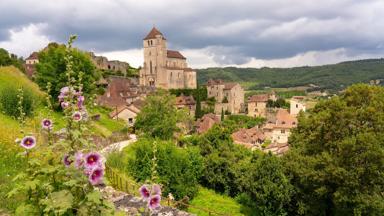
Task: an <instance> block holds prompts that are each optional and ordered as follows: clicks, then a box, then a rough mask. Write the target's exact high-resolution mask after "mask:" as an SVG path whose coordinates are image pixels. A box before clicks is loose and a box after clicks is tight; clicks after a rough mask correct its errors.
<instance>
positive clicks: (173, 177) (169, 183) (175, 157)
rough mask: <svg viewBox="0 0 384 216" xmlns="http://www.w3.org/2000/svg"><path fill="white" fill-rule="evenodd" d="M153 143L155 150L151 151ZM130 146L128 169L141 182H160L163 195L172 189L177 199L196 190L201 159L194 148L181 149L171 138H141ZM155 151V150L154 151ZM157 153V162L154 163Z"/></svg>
mask: <svg viewBox="0 0 384 216" xmlns="http://www.w3.org/2000/svg"><path fill="white" fill-rule="evenodd" d="M154 143H155V145H156V146H157V147H155V148H157V149H158V150H157V152H156V151H153V148H154ZM133 145H134V146H132V151H133V152H134V154H132V155H134V157H130V158H128V172H129V173H130V174H131V175H132V176H133V177H134V178H135V179H136V180H137V181H140V182H145V181H147V180H150V179H153V178H152V177H153V176H152V174H153V167H156V173H157V176H155V177H154V179H156V180H157V182H158V183H160V184H162V185H163V195H168V193H172V194H173V196H174V197H175V198H176V199H177V200H178V199H182V198H184V197H185V196H188V197H189V198H190V199H192V198H193V197H194V196H195V195H196V193H197V191H198V180H199V178H200V177H201V174H202V169H203V160H202V157H201V156H200V153H199V151H198V150H197V148H188V149H181V148H178V147H176V146H175V144H173V143H172V142H170V141H159V140H154V139H141V140H139V141H137V142H136V143H135V144H133ZM154 152H155V153H154ZM154 154H156V157H155V158H156V161H157V162H156V163H157V164H156V165H154V164H153V160H152V159H153V158H154Z"/></svg>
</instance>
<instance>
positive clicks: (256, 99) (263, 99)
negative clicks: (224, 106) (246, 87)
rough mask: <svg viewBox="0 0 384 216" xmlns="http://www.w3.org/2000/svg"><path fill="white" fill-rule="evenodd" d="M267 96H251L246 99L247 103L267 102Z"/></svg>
mask: <svg viewBox="0 0 384 216" xmlns="http://www.w3.org/2000/svg"><path fill="white" fill-rule="evenodd" d="M268 99H269V96H268V95H267V94H261V95H252V96H251V97H249V98H248V102H267V101H268Z"/></svg>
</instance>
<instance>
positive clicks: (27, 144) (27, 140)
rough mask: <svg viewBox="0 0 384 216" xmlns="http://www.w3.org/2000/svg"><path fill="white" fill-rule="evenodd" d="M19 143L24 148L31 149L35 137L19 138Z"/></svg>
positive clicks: (34, 142)
mask: <svg viewBox="0 0 384 216" xmlns="http://www.w3.org/2000/svg"><path fill="white" fill-rule="evenodd" d="M20 145H21V146H22V147H24V148H25V149H31V148H33V147H35V146H36V138H35V137H34V136H26V137H24V138H23V139H22V140H21V142H20Z"/></svg>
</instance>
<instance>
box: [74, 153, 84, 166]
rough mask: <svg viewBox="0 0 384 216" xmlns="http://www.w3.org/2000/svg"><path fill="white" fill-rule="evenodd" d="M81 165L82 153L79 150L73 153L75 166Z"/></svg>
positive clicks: (82, 164) (82, 161)
mask: <svg viewBox="0 0 384 216" xmlns="http://www.w3.org/2000/svg"><path fill="white" fill-rule="evenodd" d="M83 166H84V155H83V153H81V152H77V153H76V154H75V167H76V168H78V169H79V168H81V167H83Z"/></svg>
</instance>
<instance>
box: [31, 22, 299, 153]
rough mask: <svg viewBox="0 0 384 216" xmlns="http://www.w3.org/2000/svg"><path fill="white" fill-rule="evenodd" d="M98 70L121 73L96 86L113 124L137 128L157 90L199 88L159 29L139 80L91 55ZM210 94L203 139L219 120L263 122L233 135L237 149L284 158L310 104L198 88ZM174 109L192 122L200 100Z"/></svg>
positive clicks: (185, 99) (227, 87) (149, 40)
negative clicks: (242, 117)
mask: <svg viewBox="0 0 384 216" xmlns="http://www.w3.org/2000/svg"><path fill="white" fill-rule="evenodd" d="M89 55H90V57H91V59H92V62H93V63H94V65H95V66H96V68H98V69H100V70H107V71H112V72H117V73H118V74H119V76H117V75H110V76H107V77H105V78H102V79H100V80H99V81H98V85H100V86H103V87H105V92H104V94H102V95H99V96H98V97H97V104H98V105H100V106H105V107H108V108H110V109H112V111H111V112H110V113H109V117H110V118H111V119H116V120H117V119H120V120H124V121H125V122H126V124H127V125H128V126H131V127H132V126H133V125H134V123H135V121H136V116H137V115H138V114H139V113H140V110H141V109H142V107H143V105H144V104H145V102H144V101H145V98H146V96H147V95H150V94H153V93H154V92H155V91H156V90H157V89H164V90H177V89H179V90H182V89H196V88H197V79H196V78H197V77H196V76H197V74H196V71H195V70H193V69H192V68H190V67H189V66H188V63H187V58H186V57H185V56H183V55H182V54H181V53H180V52H179V51H176V50H168V49H167V40H166V38H165V36H164V35H163V34H162V33H161V32H160V31H159V30H158V29H156V28H155V27H154V28H152V30H151V31H150V32H149V33H148V34H147V35H146V36H145V37H144V38H143V56H144V62H143V65H142V67H141V68H139V70H138V71H139V73H138V75H137V76H132V77H127V76H126V74H127V71H129V69H130V65H129V64H128V63H126V62H122V61H117V60H113V61H111V60H108V59H107V58H106V57H103V56H96V55H95V54H94V53H92V52H89ZM38 62H39V58H38V53H37V52H34V53H32V54H31V55H30V56H29V57H28V58H26V60H25V69H26V74H27V75H28V76H30V77H33V73H34V70H35V68H34V65H36V64H37V63H38ZM200 86H201V87H202V88H206V93H207V95H206V98H207V100H206V101H202V102H201V107H202V109H203V110H205V111H206V112H205V114H204V115H203V116H202V117H200V118H197V119H196V122H195V125H194V130H195V131H196V132H197V133H199V134H203V133H205V132H206V131H208V130H209V129H210V128H211V127H212V126H213V125H215V124H216V123H220V121H221V120H222V117H221V116H224V118H225V117H226V116H229V115H245V116H249V117H252V118H262V119H264V123H263V124H262V125H255V126H254V127H251V128H242V129H240V130H238V131H236V132H234V133H233V134H232V139H233V141H234V142H235V143H236V144H239V145H243V146H245V147H246V148H248V149H251V150H255V149H259V150H262V151H265V152H269V151H271V152H272V153H274V154H277V155H281V154H283V153H285V152H286V151H287V150H288V149H289V145H288V138H289V135H290V131H291V129H292V128H295V127H296V126H297V118H296V116H297V115H298V114H299V113H300V112H305V111H306V98H305V97H304V96H293V97H291V98H290V99H288V100H285V99H282V100H284V101H286V102H287V101H288V103H289V107H287V108H282V107H276V106H271V105H270V104H274V103H275V102H276V101H277V100H278V99H279V97H278V95H277V94H276V93H275V92H274V91H270V92H269V93H265V94H255V95H251V96H248V97H247V98H246V97H245V90H244V89H243V87H242V86H241V85H240V84H239V83H235V82H224V81H223V80H213V79H211V80H209V81H208V82H207V83H200ZM175 107H177V108H178V109H186V110H188V113H189V115H190V116H191V117H195V112H196V98H194V97H193V96H192V95H184V94H180V95H178V96H177V97H176V100H175Z"/></svg>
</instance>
